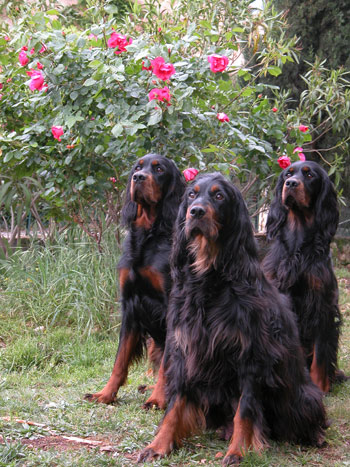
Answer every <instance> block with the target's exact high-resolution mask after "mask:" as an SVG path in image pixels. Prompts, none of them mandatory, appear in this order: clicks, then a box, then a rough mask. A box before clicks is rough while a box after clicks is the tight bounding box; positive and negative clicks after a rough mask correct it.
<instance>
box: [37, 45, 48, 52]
mask: <svg viewBox="0 0 350 467" xmlns="http://www.w3.org/2000/svg"><path fill="white" fill-rule="evenodd" d="M46 51H47V47H46V45H45V44H43V45H42V47H41V49H40V50H39V54H43V53H44V52H46Z"/></svg>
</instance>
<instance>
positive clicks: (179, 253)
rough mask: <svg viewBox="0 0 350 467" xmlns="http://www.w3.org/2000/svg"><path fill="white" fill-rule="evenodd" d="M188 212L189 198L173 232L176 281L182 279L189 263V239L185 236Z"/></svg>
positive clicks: (179, 213) (181, 209)
mask: <svg viewBox="0 0 350 467" xmlns="http://www.w3.org/2000/svg"><path fill="white" fill-rule="evenodd" d="M186 212H187V198H186V197H184V199H183V200H182V202H181V204H180V206H179V209H178V213H177V218H176V222H175V227H174V232H173V244H172V251H171V257H170V265H171V275H172V279H173V280H176V279H178V278H180V277H181V271H182V268H183V267H184V265H185V264H186V261H187V255H188V253H187V249H186V246H187V239H186V234H185V221H186Z"/></svg>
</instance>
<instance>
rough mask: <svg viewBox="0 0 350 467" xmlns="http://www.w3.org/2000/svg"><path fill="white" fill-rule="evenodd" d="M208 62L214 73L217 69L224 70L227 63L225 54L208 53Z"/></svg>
mask: <svg viewBox="0 0 350 467" xmlns="http://www.w3.org/2000/svg"><path fill="white" fill-rule="evenodd" d="M208 62H209V63H210V69H211V71H213V72H214V73H217V72H218V71H224V70H225V69H226V67H227V65H228V58H227V57H226V55H216V54H213V55H209V56H208Z"/></svg>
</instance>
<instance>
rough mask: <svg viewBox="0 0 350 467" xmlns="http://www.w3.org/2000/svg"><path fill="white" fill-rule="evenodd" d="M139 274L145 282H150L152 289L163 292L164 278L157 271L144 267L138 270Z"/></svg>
mask: <svg viewBox="0 0 350 467" xmlns="http://www.w3.org/2000/svg"><path fill="white" fill-rule="evenodd" d="M139 273H140V274H141V276H143V277H145V278H146V279H147V280H149V281H150V283H151V284H152V287H153V288H154V289H155V290H159V291H160V292H164V277H163V276H162V274H161V273H160V272H159V271H157V270H156V269H154V268H152V267H151V266H146V267H144V268H141V269H139Z"/></svg>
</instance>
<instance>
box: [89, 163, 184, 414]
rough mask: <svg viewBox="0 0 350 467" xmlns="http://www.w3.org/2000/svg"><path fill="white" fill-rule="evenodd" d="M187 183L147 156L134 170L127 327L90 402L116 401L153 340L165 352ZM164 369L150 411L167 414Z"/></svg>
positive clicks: (123, 281)
mask: <svg viewBox="0 0 350 467" xmlns="http://www.w3.org/2000/svg"><path fill="white" fill-rule="evenodd" d="M184 189H185V180H184V178H183V176H182V174H181V173H180V172H179V170H178V169H177V167H176V166H175V164H174V163H173V162H172V161H171V160H169V159H167V158H165V157H162V156H160V155H157V154H148V155H146V156H144V157H142V158H141V159H139V160H138V161H137V162H136V163H135V165H134V166H133V168H132V170H131V173H130V176H129V181H128V185H127V190H126V200H125V204H124V207H123V210H122V220H123V222H124V224H125V225H126V226H127V227H128V228H129V232H128V235H127V237H126V240H125V242H124V245H123V253H122V257H121V259H120V263H119V282H120V292H121V305H122V323H121V330H120V336H119V347H118V351H117V356H116V360H115V363H114V367H113V370H112V374H111V376H110V378H109V380H108V382H107V384H106V386H105V387H104V388H103V389H102V390H101V391H100V392H97V393H95V394H86V395H85V399H87V400H90V401H96V402H104V403H105V404H108V403H111V402H113V401H114V399H115V397H116V395H117V393H118V390H119V388H120V386H122V385H123V384H124V383H125V381H126V378H127V375H128V368H129V365H130V363H131V362H132V361H134V360H137V359H139V358H140V357H141V356H142V355H143V351H144V349H145V346H146V340H147V338H148V337H149V336H150V337H152V338H153V340H154V343H155V345H156V346H157V347H159V348H161V349H164V345H165V336H166V313H167V307H168V295H169V292H170V288H171V278H170V266H169V256H170V250H171V242H172V230H173V225H174V222H175V219H176V215H177V211H178V207H179V204H180V200H181V196H182V194H183V192H184ZM163 377H164V374H163V366H162V365H161V366H160V370H159V379H158V383H159V384H157V385H156V387H155V390H154V392H153V394H152V395H151V396H150V398H149V399H148V401H146V404H145V407H149V406H152V405H156V406H158V407H160V408H164V406H165V400H164V394H163V386H164V380H163Z"/></svg>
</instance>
